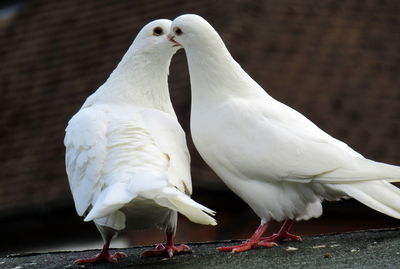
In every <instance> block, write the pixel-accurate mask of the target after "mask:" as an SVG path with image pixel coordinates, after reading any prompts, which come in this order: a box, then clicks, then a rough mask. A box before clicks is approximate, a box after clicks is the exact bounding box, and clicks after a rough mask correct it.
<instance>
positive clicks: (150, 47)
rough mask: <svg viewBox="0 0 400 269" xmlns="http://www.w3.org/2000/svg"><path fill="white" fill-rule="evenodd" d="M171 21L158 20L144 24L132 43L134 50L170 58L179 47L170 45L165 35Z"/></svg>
mask: <svg viewBox="0 0 400 269" xmlns="http://www.w3.org/2000/svg"><path fill="white" fill-rule="evenodd" d="M171 23H172V21H170V20H167V19H159V20H155V21H152V22H149V23H148V24H146V25H145V26H144V27H143V28H142V30H140V32H139V33H138V35H137V36H136V38H135V41H134V42H133V45H134V49H135V50H136V51H140V52H142V53H148V54H154V55H156V56H157V55H170V56H172V55H173V54H174V53H175V52H176V51H177V50H178V49H179V48H180V46H177V45H176V44H171V42H170V41H168V38H167V35H168V32H169V30H170V28H171Z"/></svg>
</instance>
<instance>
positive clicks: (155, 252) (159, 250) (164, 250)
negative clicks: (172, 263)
mask: <svg viewBox="0 0 400 269" xmlns="http://www.w3.org/2000/svg"><path fill="white" fill-rule="evenodd" d="M190 252H192V250H191V249H190V248H189V247H188V246H187V245H184V244H182V245H179V246H178V247H175V246H174V245H168V244H167V245H165V246H164V245H163V244H158V245H157V246H156V248H155V249H150V250H146V251H145V252H143V253H142V255H141V256H145V257H148V256H159V255H167V256H168V257H170V258H171V257H172V256H174V254H178V253H190Z"/></svg>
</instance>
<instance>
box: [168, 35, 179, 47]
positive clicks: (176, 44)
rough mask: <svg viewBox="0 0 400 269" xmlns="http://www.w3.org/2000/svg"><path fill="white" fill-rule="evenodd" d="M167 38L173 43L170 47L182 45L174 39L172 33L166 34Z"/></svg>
mask: <svg viewBox="0 0 400 269" xmlns="http://www.w3.org/2000/svg"><path fill="white" fill-rule="evenodd" d="M167 38H168V40H169V41H171V42H172V43H174V45H173V46H172V47H182V45H181V44H180V43H179V42H177V41H176V40H175V39H174V38H175V36H173V35H168V36H167Z"/></svg>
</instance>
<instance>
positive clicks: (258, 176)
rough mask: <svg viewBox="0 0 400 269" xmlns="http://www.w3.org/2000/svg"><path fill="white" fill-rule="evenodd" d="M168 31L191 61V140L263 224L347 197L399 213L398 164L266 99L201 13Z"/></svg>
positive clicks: (312, 213) (317, 210)
mask: <svg viewBox="0 0 400 269" xmlns="http://www.w3.org/2000/svg"><path fill="white" fill-rule="evenodd" d="M171 29H172V30H171V32H170V40H172V41H174V42H178V43H180V44H181V45H182V46H183V47H184V49H185V51H186V55H187V59H188V66H189V71H190V82H191V89H192V109H191V132H192V137H193V141H194V144H195V146H196V148H197V149H198V151H199V153H200V155H201V156H202V157H203V159H204V160H205V161H206V162H207V164H208V165H209V166H210V167H211V168H212V169H213V170H214V171H215V172H216V173H217V174H218V176H219V177H220V178H221V179H222V180H223V181H224V183H225V184H226V185H227V186H228V187H229V188H230V189H231V190H232V191H234V192H235V193H236V194H237V195H238V196H240V197H241V198H242V199H243V200H244V201H245V202H246V203H248V204H249V205H250V207H251V208H252V209H253V210H254V211H255V212H256V213H257V215H258V216H259V217H260V218H261V225H265V224H266V223H268V222H269V221H271V220H277V221H283V220H287V221H288V220H307V219H309V218H313V217H319V216H320V215H321V214H322V207H321V202H322V200H324V199H326V200H338V199H340V198H343V197H353V198H355V199H357V200H358V201H360V202H362V203H364V204H366V205H367V206H369V207H371V208H373V209H375V210H378V211H380V212H382V213H384V214H387V215H390V216H392V217H395V218H400V191H399V190H398V189H397V188H396V187H394V186H393V185H391V184H390V183H388V182H395V181H400V168H399V167H397V166H393V165H388V164H384V163H379V162H375V161H371V160H368V159H366V158H364V157H363V156H361V155H360V154H359V153H357V152H356V151H354V150H353V149H351V148H350V147H349V146H347V145H346V144H345V143H343V142H341V141H339V140H337V139H335V138H333V137H331V136H330V135H328V134H327V133H325V132H324V131H322V130H321V129H319V128H318V127H317V126H316V125H315V124H314V123H312V122H311V121H310V120H308V119H307V118H306V117H304V116H303V115H302V114H300V113H299V112H297V111H295V110H294V109H292V108H290V107H288V106H286V105H284V104H283V103H280V102H279V101H277V100H275V99H273V98H272V97H271V96H269V95H268V94H267V93H266V92H265V91H264V90H263V89H262V87H261V86H260V85H258V84H257V83H256V82H255V81H254V80H253V79H252V78H251V77H250V76H249V75H248V74H247V73H246V72H245V71H244V70H243V69H242V68H241V67H240V65H239V64H238V63H237V62H236V61H235V60H234V59H233V58H232V56H231V55H230V53H229V51H228V50H227V49H226V47H225V45H224V43H223V41H222V39H221V38H220V36H219V35H218V33H217V32H216V31H215V30H214V29H213V27H212V26H211V25H210V24H209V23H208V22H207V21H205V20H204V19H203V18H201V17H200V16H197V15H182V16H180V17H178V18H176V19H175V20H174V21H173V23H172V27H171ZM249 42H251V41H250V40H249ZM288 227H290V225H288ZM256 241H257V240H256ZM268 246H270V245H268ZM241 247H242V248H239V249H230V250H233V251H242V250H247V249H243V246H241ZM246 247H247V246H246Z"/></svg>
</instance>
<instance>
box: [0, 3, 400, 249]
mask: <svg viewBox="0 0 400 269" xmlns="http://www.w3.org/2000/svg"><path fill="white" fill-rule="evenodd" d="M183 13H196V14H199V15H201V16H203V17H204V18H205V19H207V20H208V21H209V22H210V23H211V24H212V25H213V26H214V27H215V28H216V30H217V31H218V32H219V33H220V35H221V36H222V38H223V40H224V41H225V43H226V45H227V47H228V49H230V51H231V53H232V55H233V56H234V58H235V59H236V60H237V61H238V62H239V63H240V64H241V65H242V67H243V68H244V69H245V70H246V71H247V72H248V73H249V74H250V75H251V76H252V77H253V78H254V79H255V80H256V81H258V82H259V83H260V84H261V85H262V86H263V87H264V88H265V89H266V90H267V91H268V92H269V94H270V95H272V96H273V97H274V98H276V99H278V100H280V101H282V102H284V103H286V104H287V105H289V106H291V107H293V108H295V109H297V110H298V111H300V112H301V113H303V114H304V115H306V116H307V117H308V118H309V119H311V120H312V121H313V122H315V123H316V124H317V125H318V126H320V127H321V128H322V129H323V130H325V131H327V132H328V133H330V134H331V135H333V136H334V137H336V138H338V139H341V140H343V141H344V142H346V143H348V144H349V145H350V146H351V147H353V148H354V149H355V150H357V151H359V152H360V153H361V154H363V155H364V156H366V157H368V158H371V159H374V160H379V161H383V162H387V163H391V164H397V165H399V164H400V150H399V149H400V31H399V29H400V16H399V14H400V1H397V0H364V1H358V0H346V1H337V0H326V1H319V0H280V1H276V0H264V1H258V0H257V1H256V0H233V1H220V0H197V1H183V0H175V1H174V0H171V1H155V0H135V1H132V0H118V1H105V0H85V1H79V0H58V1H53V0H26V1H22V0H20V1H2V2H0V101H1V102H0V104H1V105H0V130H1V131H0V231H1V241H2V244H0V253H1V254H7V253H15V252H29V251H46V250H61V249H84V248H100V247H101V246H102V241H101V237H100V234H99V233H98V232H97V229H96V228H95V226H94V225H93V224H92V223H84V222H83V221H82V219H81V218H80V217H78V216H77V214H76V212H75V208H74V205H73V201H72V196H71V194H70V190H69V186H68V181H67V176H66V173H65V167H64V146H63V138H64V129H65V127H66V125H67V122H68V120H69V119H70V117H71V116H72V115H73V114H74V113H76V112H77V111H78V109H79V108H80V106H81V105H82V103H83V102H84V100H85V98H86V97H87V96H88V95H90V94H91V93H93V92H94V91H95V90H96V89H97V88H98V87H99V86H100V85H101V84H102V83H103V82H104V81H105V80H106V79H107V77H108V75H109V74H110V73H111V71H112V70H113V69H114V68H115V66H116V65H117V64H118V62H119V60H120V59H121V57H122V55H123V54H124V53H125V52H126V50H127V49H128V47H129V46H130V44H131V42H132V41H133V39H134V38H135V36H136V34H137V33H138V31H139V30H140V29H141V27H142V26H143V25H145V24H146V23H147V22H149V21H151V20H153V19H158V18H168V19H174V18H175V17H176V16H178V15H180V14H183ZM170 90H171V98H172V102H173V104H174V106H175V109H176V112H177V114H178V117H179V120H180V122H181V124H182V125H183V128H184V129H185V131H186V132H187V136H188V142H189V147H190V151H191V154H192V159H193V160H192V167H193V168H192V176H193V185H194V195H193V197H194V199H195V200H197V201H199V202H201V203H203V204H205V205H207V206H208V207H210V208H213V209H215V210H217V211H218V215H217V220H218V222H219V225H218V226H217V227H204V226H201V225H196V224H192V223H190V222H189V221H187V220H186V219H185V218H184V217H180V220H179V225H178V233H177V241H178V242H194V241H210V240H220V239H234V238H247V237H249V236H250V235H251V234H252V232H253V231H254V230H255V228H256V227H257V226H258V225H259V219H258V217H257V216H256V215H255V214H254V213H253V212H252V210H251V209H250V208H249V207H248V206H247V205H246V204H245V203H244V202H243V201H241V200H240V199H239V198H237V197H236V196H235V195H234V194H233V193H232V192H230V191H229V190H228V189H227V188H226V187H225V185H224V184H223V183H222V182H221V180H220V179H218V177H217V176H216V175H215V174H214V173H213V172H212V171H211V170H210V169H209V168H208V167H207V166H206V165H205V164H204V162H203V161H202V160H201V158H200V157H199V155H198V153H197V152H196V150H195V148H194V147H193V144H192V142H191V138H190V133H189V116H190V115H189V112H190V85H189V76H188V70H187V64H186V59H185V54H184V51H183V50H181V51H179V52H178V53H177V54H176V56H175V57H174V58H173V61H172V65H171V67H170ZM324 210H325V211H324V213H325V214H324V215H323V217H321V218H319V219H317V220H312V221H308V222H301V223H298V224H297V225H296V226H294V228H293V231H294V232H295V233H298V234H300V235H307V234H317V233H332V232H342V231H352V230H359V229H368V228H383V227H397V226H400V221H398V220H395V219H391V218H389V217H386V216H384V215H382V214H380V213H377V212H374V211H373V210H370V209H368V208H367V207H365V206H363V205H360V204H358V203H357V202H355V201H351V200H350V201H343V202H335V203H325V204H324ZM275 227H277V226H275ZM275 227H274V228H272V229H271V232H272V230H274V229H276V228H275ZM164 240H165V238H164V234H163V233H162V232H161V231H158V230H157V229H150V230H147V231H142V232H137V231H127V232H125V233H124V234H123V235H122V236H121V237H119V239H117V240H115V241H114V242H113V243H112V246H114V247H123V246H128V245H148V244H155V243H159V242H163V241H164Z"/></svg>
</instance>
